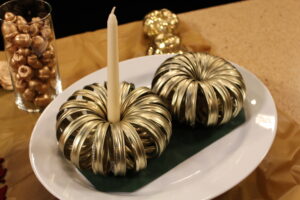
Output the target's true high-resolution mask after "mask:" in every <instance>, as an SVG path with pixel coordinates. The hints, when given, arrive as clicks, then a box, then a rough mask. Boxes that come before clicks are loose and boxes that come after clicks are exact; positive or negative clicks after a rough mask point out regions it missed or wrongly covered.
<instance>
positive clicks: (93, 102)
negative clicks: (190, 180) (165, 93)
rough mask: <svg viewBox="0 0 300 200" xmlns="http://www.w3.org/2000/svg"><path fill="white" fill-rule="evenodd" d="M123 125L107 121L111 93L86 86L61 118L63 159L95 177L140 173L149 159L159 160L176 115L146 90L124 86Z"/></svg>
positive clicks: (59, 133) (59, 132)
mask: <svg viewBox="0 0 300 200" xmlns="http://www.w3.org/2000/svg"><path fill="white" fill-rule="evenodd" d="M120 91H121V94H120V95H121V97H120V98H121V120H120V122H117V123H110V122H108V120H107V110H106V105H107V104H106V103H107V102H106V100H107V96H106V87H105V86H101V85H100V84H92V85H87V86H85V87H84V89H82V90H78V91H76V92H74V94H73V95H72V96H71V97H70V98H69V99H68V101H67V102H65V103H64V104H63V105H62V106H61V108H60V110H59V112H58V114H57V124H56V130H57V133H56V135H57V140H58V142H59V148H60V150H61V152H62V153H63V154H64V156H65V157H66V158H67V159H68V160H70V161H71V162H72V163H73V164H74V165H75V166H76V167H77V168H79V169H90V170H92V171H93V172H94V173H95V174H103V175H106V174H109V173H113V174H114V175H125V174H126V172H127V171H128V170H133V171H140V170H142V169H144V168H145V167H146V166H147V158H152V157H156V156H159V155H160V154H161V153H162V152H163V151H164V149H165V147H166V145H167V144H168V142H169V140H170V136H171V132H172V129H171V115H170V113H169V111H168V110H167V108H166V105H165V104H164V103H163V102H162V100H161V99H160V98H159V97H158V96H157V95H156V94H154V93H153V92H152V91H151V90H150V89H148V88H146V87H140V88H137V89H135V88H134V85H133V84H129V83H126V82H124V83H122V85H121V88H120Z"/></svg>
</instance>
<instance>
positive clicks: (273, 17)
mask: <svg viewBox="0 0 300 200" xmlns="http://www.w3.org/2000/svg"><path fill="white" fill-rule="evenodd" d="M299 10H300V1H299V0H285V1H282V0H268V1H267V0H251V1H243V2H239V3H234V4H227V5H223V6H218V7H212V8H207V9H202V10H195V11H192V12H188V13H182V14H180V15H179V17H180V20H181V21H183V22H185V23H186V24H187V25H189V27H192V28H193V31H196V32H199V33H201V35H202V36H203V37H204V38H205V39H206V40H207V41H209V42H210V44H211V46H212V50H211V51H212V53H213V54H216V55H219V56H221V57H224V58H226V59H228V60H231V61H233V62H235V63H238V64H239V65H241V66H244V67H245V68H247V69H248V70H250V71H251V72H253V73H254V74H255V75H256V76H257V77H259V78H260V79H261V80H262V82H263V83H264V84H265V85H266V86H267V87H268V88H269V90H270V92H271V94H272V96H273V98H274V100H275V103H276V106H277V109H278V111H279V120H280V122H279V125H278V129H279V131H280V132H282V133H280V134H278V135H281V134H282V138H281V137H279V136H278V135H277V136H276V137H277V138H276V140H275V143H274V145H273V146H272V148H271V151H270V153H269V154H268V156H267V157H266V159H265V160H264V161H263V163H262V164H261V165H260V167H259V168H258V169H257V170H256V171H254V172H253V173H252V174H251V175H250V176H249V177H248V178H246V179H245V180H244V181H243V182H242V183H241V184H239V185H238V186H236V187H235V188H233V189H232V190H230V191H229V192H227V193H225V194H223V195H222V196H220V197H219V199H254V198H256V199H278V198H279V197H282V199H299V198H300V197H299V196H298V197H299V198H297V195H299V194H300V189H299V188H298V187H296V186H295V185H299V182H300V178H299V177H300V173H299V171H300V170H294V172H295V173H296V175H293V177H294V179H291V181H290V179H289V174H290V173H291V172H290V169H291V168H292V167H296V168H297V169H300V165H298V164H299V163H300V156H296V155H295V154H297V155H300V153H299V152H298V146H297V144H294V146H293V148H294V149H291V151H290V152H288V151H287V150H286V151H287V152H283V150H282V151H281V150H280V151H279V150H278V148H282V147H283V146H280V147H279V146H278V145H279V143H280V144H285V143H284V134H285V133H284V132H289V133H291V132H292V133H293V136H291V134H289V135H288V136H289V137H295V139H296V136H298V137H300V135H299V134H300V131H299V124H300V104H299V100H300V80H299V75H300V57H299V56H298V54H300V12H299ZM54 12H55V11H54ZM140 23H141V22H134V23H131V24H126V25H122V26H120V28H119V38H120V41H121V42H122V40H125V39H128V37H130V31H132V30H130V28H129V27H132V25H134V24H140ZM105 38H106V30H98V31H95V32H89V33H84V34H80V35H74V36H70V37H66V38H62V39H58V40H57V50H58V60H59V65H60V72H61V77H62V82H63V86H64V88H65V87H67V86H69V85H70V84H72V83H73V82H75V81H76V80H78V79H79V78H81V77H83V76H85V75H87V74H89V73H91V72H93V71H95V70H97V69H99V68H101V67H104V66H105V59H106V54H105V53H104V52H103V50H101V49H105V48H106V39H105ZM133 39H134V38H133ZM126 48H128V47H124V46H123V47H120V59H121V60H124V59H127V58H130V57H132V56H137V55H139V54H130V55H129V54H128V52H127V51H128V50H127V49H126ZM132 51H134V49H133V50H132ZM142 53H143V52H142ZM81 55H88V57H87V58H86V57H85V58H82V56H81ZM128 55H129V56H128ZM0 58H2V59H4V57H3V52H2V53H1V54H0ZM0 106H1V108H0V109H1V110H0V111H1V112H0V125H1V131H0V157H3V158H5V160H6V161H5V167H6V168H8V173H7V175H6V181H7V185H8V187H9V190H8V199H47V200H48V199H55V198H54V197H53V196H52V195H51V194H50V193H49V192H48V191H47V190H46V189H45V188H44V187H43V186H42V185H41V184H40V183H39V181H38V180H37V178H36V177H35V175H34V174H33V171H32V169H31V166H30V163H29V157H28V144H29V140H30V135H31V131H32V129H33V127H34V124H35V122H36V121H37V119H38V117H39V114H29V113H26V112H24V111H21V110H18V109H17V107H16V105H15V104H14V95H13V92H7V91H3V90H0ZM287 124H288V125H287ZM287 126H288V127H287ZM286 130H289V131H286ZM298 141H299V139H298ZM276 145H277V146H276ZM299 145H300V143H299ZM283 153H287V154H286V155H291V154H293V156H292V158H291V159H290V160H289V162H290V163H289V164H287V166H286V165H284V163H286V162H283V161H282V162H279V161H277V160H276V161H274V160H272V159H276V158H279V154H280V156H281V157H280V159H281V158H282V157H287V156H286V155H284V154H283ZM298 153H299V154H298ZM273 161H274V162H273ZM270 163H271V164H270ZM268 164H269V165H268ZM276 164H277V165H278V170H279V172H278V173H281V176H282V181H281V178H280V176H279V178H276V179H279V180H275V181H274V180H273V179H272V177H271V176H267V175H266V176H264V177H267V178H265V179H264V181H265V182H263V181H260V180H259V177H261V175H260V173H266V174H267V173H268V170H267V169H265V167H266V166H269V167H272V165H274V166H275V167H276ZM279 165H280V166H282V165H284V167H282V168H280V167H279ZM49 167H51V166H49ZM276 169H277V168H276ZM280 170H282V171H280ZM275 171H276V170H275ZM295 177H296V178H295ZM269 180H271V181H270V182H268V181H269ZM284 181H287V182H285V183H286V184H285V183H284ZM258 183H259V184H265V185H258V186H257V185H256V186H253V184H254V185H255V184H258ZM272 184H273V185H272ZM274 184H275V185H274ZM280 184H282V186H281V185H280ZM272 186H274V190H275V188H276V191H272V189H270V188H272ZM275 186H276V187H275ZM0 187H1V186H0ZM260 188H261V189H260ZM287 197H288V198H287Z"/></svg>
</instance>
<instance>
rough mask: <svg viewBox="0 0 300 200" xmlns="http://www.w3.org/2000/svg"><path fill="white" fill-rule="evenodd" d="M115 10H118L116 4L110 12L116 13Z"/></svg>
mask: <svg viewBox="0 0 300 200" xmlns="http://www.w3.org/2000/svg"><path fill="white" fill-rule="evenodd" d="M115 10H116V6H114V7H113V8H112V10H111V12H110V14H114V13H115Z"/></svg>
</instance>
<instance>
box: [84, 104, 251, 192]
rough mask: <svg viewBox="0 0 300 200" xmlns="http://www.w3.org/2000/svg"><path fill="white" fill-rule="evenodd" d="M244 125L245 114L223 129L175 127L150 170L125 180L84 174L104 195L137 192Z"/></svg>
mask: <svg viewBox="0 0 300 200" xmlns="http://www.w3.org/2000/svg"><path fill="white" fill-rule="evenodd" d="M243 122H245V113H244V110H242V111H241V112H240V113H239V115H238V116H237V117H236V118H234V119H232V120H231V121H230V122H229V123H227V124H224V125H222V126H220V127H212V128H204V127H198V128H194V129H192V128H189V127H187V126H179V125H174V124H173V135H172V137H171V140H170V143H169V144H168V146H167V148H166V150H165V152H163V154H162V155H161V156H160V157H159V158H154V159H151V160H148V166H147V168H146V169H144V170H142V171H141V172H139V173H129V174H127V175H126V176H124V177H115V176H112V175H111V176H101V175H94V174H93V173H92V172H90V171H82V174H83V175H84V176H85V177H86V178H87V179H88V180H89V181H90V182H91V183H92V184H93V185H94V186H95V188H96V189H97V190H100V191H102V192H133V191H135V190H137V189H139V188H141V187H143V186H145V185H146V184H148V183H150V182H151V181H153V180H155V179H156V178H158V177H159V176H161V175H163V174H164V173H166V172H167V171H169V170H170V169H172V168H174V167H175V166H176V165H178V164H179V163H181V162H183V161H184V160H186V159H188V158H189V157H191V156H192V155H194V154H196V153H197V152H199V151H200V150H202V149H203V148H205V147H206V146H208V145H210V144H211V143H213V142H214V141H216V140H218V139H219V138H221V137H223V136H225V135H226V134H227V133H229V132H231V131H232V130H233V129H235V128H236V127H238V126H239V125H241V124H242V123H243Z"/></svg>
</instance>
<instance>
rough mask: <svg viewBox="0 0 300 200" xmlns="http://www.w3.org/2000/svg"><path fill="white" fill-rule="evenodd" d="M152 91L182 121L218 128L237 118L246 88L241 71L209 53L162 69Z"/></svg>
mask: <svg viewBox="0 0 300 200" xmlns="http://www.w3.org/2000/svg"><path fill="white" fill-rule="evenodd" d="M152 90H153V91H154V92H155V93H157V94H158V95H159V96H160V97H161V98H162V99H163V100H164V101H165V102H166V103H167V104H168V105H169V108H170V110H171V111H172V114H173V115H174V117H175V118H177V119H178V120H179V121H181V122H184V123H187V124H189V125H190V126H195V125H197V124H198V123H201V124H203V125H206V126H214V125H220V124H223V123H226V122H228V121H229V120H230V119H231V118H233V117H235V116H237V114H238V113H239V112H240V110H241V109H242V107H243V103H244V100H245V90H246V88H245V83H244V81H243V77H242V76H241V74H240V73H239V71H238V70H237V69H236V68H235V67H234V66H233V65H232V64H231V63H229V62H227V61H226V60H224V59H222V58H219V57H216V56H212V55H209V54H207V53H183V54H179V55H176V56H174V57H172V58H169V59H167V60H166V61H164V62H163V63H162V64H161V65H160V67H159V68H158V69H157V71H156V73H155V76H154V79H153V82H152Z"/></svg>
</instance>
